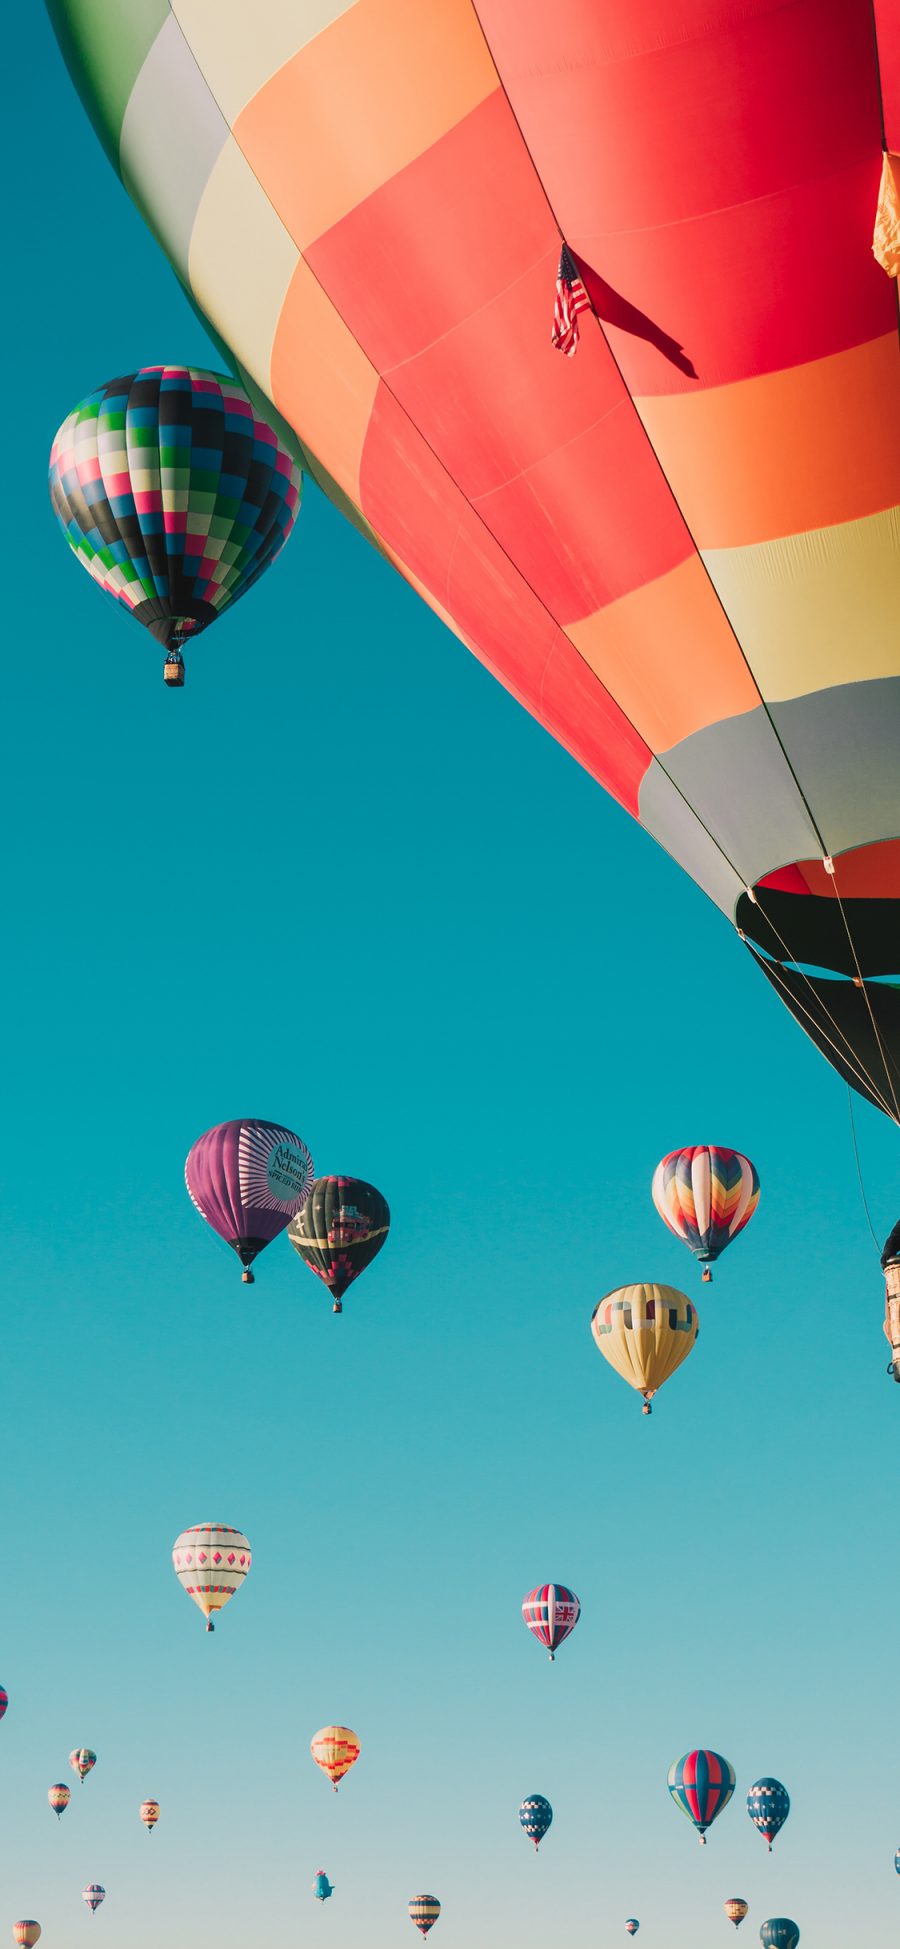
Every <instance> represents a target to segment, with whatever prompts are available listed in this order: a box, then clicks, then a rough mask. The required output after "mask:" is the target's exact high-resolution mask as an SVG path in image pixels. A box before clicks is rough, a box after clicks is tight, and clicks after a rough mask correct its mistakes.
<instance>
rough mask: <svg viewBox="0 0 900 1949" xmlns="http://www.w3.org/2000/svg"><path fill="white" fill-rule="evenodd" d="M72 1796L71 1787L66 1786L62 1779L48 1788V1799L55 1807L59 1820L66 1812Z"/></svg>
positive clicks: (54, 1810)
mask: <svg viewBox="0 0 900 1949" xmlns="http://www.w3.org/2000/svg"><path fill="white" fill-rule="evenodd" d="M71 1798H72V1794H71V1790H70V1788H69V1787H67V1786H64V1784H63V1782H62V1780H58V1781H57V1783H56V1786H55V1787H48V1788H47V1799H48V1800H49V1802H50V1805H51V1807H52V1808H53V1812H54V1813H55V1815H56V1818H57V1820H59V1819H60V1817H61V1815H62V1814H64V1813H65V1811H66V1808H67V1807H68V1804H69V1801H70V1800H71Z"/></svg>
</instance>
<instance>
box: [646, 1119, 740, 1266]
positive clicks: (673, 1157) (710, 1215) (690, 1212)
mask: <svg viewBox="0 0 900 1949" xmlns="http://www.w3.org/2000/svg"><path fill="white" fill-rule="evenodd" d="M651 1191H652V1194H653V1203H654V1204H655V1206H656V1209H657V1211H658V1212H659V1215H660V1218H661V1219H662V1221H663V1224H664V1225H668V1227H669V1230H670V1232H674V1234H675V1237H676V1238H680V1239H681V1240H682V1243H683V1244H684V1245H686V1246H687V1247H688V1249H689V1251H691V1252H693V1254H694V1257H695V1259H699V1261H700V1264H701V1265H702V1266H703V1268H704V1271H703V1277H704V1279H707V1280H709V1279H711V1278H712V1273H711V1272H710V1269H709V1268H710V1266H711V1264H712V1262H713V1260H714V1259H717V1258H718V1257H719V1254H720V1252H724V1250H725V1247H726V1245H730V1244H731V1241H732V1239H733V1238H737V1235H738V1232H742V1231H743V1229H744V1226H745V1225H748V1224H749V1223H750V1220H751V1218H752V1217H753V1213H754V1212H755V1210H756V1207H757V1205H758V1203H759V1176H758V1174H757V1170H756V1166H755V1164H751V1162H750V1159H749V1157H743V1156H742V1155H741V1152H740V1151H739V1150H726V1149H725V1148H724V1147H723V1145H721V1144H691V1145H689V1146H688V1148H687V1149H686V1150H673V1151H670V1153H669V1156H668V1157H664V1158H662V1160H661V1162H660V1163H659V1164H657V1166H656V1170H655V1171H654V1173H653V1183H652V1185H651Z"/></svg>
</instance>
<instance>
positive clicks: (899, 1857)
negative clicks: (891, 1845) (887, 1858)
mask: <svg viewBox="0 0 900 1949" xmlns="http://www.w3.org/2000/svg"><path fill="white" fill-rule="evenodd" d="M894 1867H895V1869H896V1872H897V1874H898V1875H900V1847H898V1849H897V1852H896V1854H895V1855H894Z"/></svg>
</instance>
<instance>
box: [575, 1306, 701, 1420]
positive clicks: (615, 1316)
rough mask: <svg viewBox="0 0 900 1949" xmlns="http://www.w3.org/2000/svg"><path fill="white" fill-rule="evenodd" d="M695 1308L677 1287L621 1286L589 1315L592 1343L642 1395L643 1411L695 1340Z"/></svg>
mask: <svg viewBox="0 0 900 1949" xmlns="http://www.w3.org/2000/svg"><path fill="white" fill-rule="evenodd" d="M699 1331H700V1321H699V1319H698V1317H697V1308H696V1306H695V1305H694V1303H693V1301H692V1300H690V1299H688V1298H687V1297H686V1295H685V1294H684V1293H680V1292H679V1291H678V1288H677V1287H676V1286H653V1285H641V1286H620V1287H618V1289H617V1291H616V1292H614V1293H607V1294H606V1295H605V1297H604V1298H603V1299H600V1300H598V1301H597V1304H596V1306H595V1307H594V1311H593V1313H592V1314H591V1332H592V1334H593V1336H594V1344H595V1346H596V1347H598V1348H599V1351H600V1352H601V1353H602V1355H603V1358H604V1360H608V1361H609V1364H610V1366H611V1367H614V1368H615V1370H616V1373H617V1374H621V1376H622V1379H623V1380H624V1381H627V1382H628V1385H629V1387H633V1388H635V1390H636V1391H637V1393H638V1394H641V1395H643V1400H644V1408H643V1412H644V1414H652V1412H653V1409H652V1407H651V1405H650V1404H651V1402H652V1400H653V1396H654V1394H656V1393H657V1391H658V1389H659V1388H661V1387H662V1385H663V1383H664V1381H667V1380H668V1379H669V1378H670V1376H671V1375H672V1374H674V1373H675V1370H676V1368H678V1367H680V1366H681V1363H682V1361H683V1360H686V1359H687V1357H688V1354H689V1353H690V1352H691V1351H692V1349H693V1347H694V1345H695V1344H696V1340H697V1335H698V1333H699Z"/></svg>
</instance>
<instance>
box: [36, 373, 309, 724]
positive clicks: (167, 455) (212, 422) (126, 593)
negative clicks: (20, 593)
mask: <svg viewBox="0 0 900 1949" xmlns="http://www.w3.org/2000/svg"><path fill="white" fill-rule="evenodd" d="M301 478H302V477H301V472H300V468H299V467H298V466H297V464H296V462H295V461H294V460H293V459H292V458H291V455H290V454H289V453H288V452H287V451H286V450H285V448H284V447H283V446H282V444H281V442H280V440H279V439H278V436H277V434H276V433H275V432H274V430H273V428H272V427H271V426H270V425H269V423H268V421H267V420H266V419H264V418H262V417H261V415H260V414H259V413H258V412H257V411H256V410H255V408H254V407H253V406H252V405H251V402H250V400H249V398H248V397H247V394H246V392H245V391H244V388H243V386H241V385H238V384H237V382H236V381H235V379H234V378H232V377H226V376H224V375H223V374H222V373H219V372H203V371H199V370H196V369H195V368H194V367H192V366H184V365H154V366H144V367H142V369H141V370H140V371H139V372H129V373H128V374H127V375H126V376H125V377H124V378H117V379H110V380H109V381H108V382H107V384H106V385H103V386H98V387H97V390H96V391H95V392H92V393H89V394H88V397H87V398H86V399H83V400H82V401H81V403H80V405H78V406H76V407H75V409H74V411H73V412H71V413H70V414H69V416H68V418H67V419H65V420H64V421H63V424H62V426H61V427H60V429H59V432H58V433H57V435H56V438H55V440H54V442H53V447H52V450H51V454H50V499H51V501H52V503H53V510H54V513H55V514H56V516H57V519H58V521H59V523H60V526H61V528H62V530H63V533H64V535H65V537H66V540H67V541H68V543H69V546H70V548H71V549H72V552H73V554H74V555H75V556H76V557H77V559H78V561H80V562H81V563H82V565H83V567H84V568H86V569H87V571H88V574H89V575H91V576H92V577H93V580H94V581H95V582H96V583H98V585H99V587H100V588H101V589H104V590H105V591H106V592H107V594H108V595H111V596H113V597H114V598H115V600H116V601H117V602H118V603H119V604H120V606H121V607H122V608H123V609H124V610H126V611H127V612H128V614H129V615H132V616H134V618H135V620H136V621H137V622H139V623H143V624H144V626H145V628H146V629H148V630H149V632H150V634H151V636H154V637H155V638H156V640H157V642H158V643H161V644H162V645H163V646H164V648H165V651H166V665H165V677H166V681H167V683H169V684H170V685H173V686H176V687H177V686H180V685H181V684H183V682H184V662H183V657H182V649H183V646H184V644H185V642H186V641H187V640H188V639H189V638H190V639H193V638H194V637H195V636H198V635H199V634H200V632H201V630H204V629H208V628H209V625H210V623H214V622H215V621H216V618H217V617H218V616H221V615H222V614H223V612H224V611H225V610H226V609H228V608H230V607H231V605H232V604H233V603H235V602H237V601H238V599H239V597H240V596H242V595H244V593H245V591H246V590H247V589H249V588H250V587H251V586H252V584H253V583H254V582H256V581H257V580H258V578H259V576H260V575H262V573H263V571H264V570H265V569H267V568H268V567H269V564H270V562H273V561H274V559H275V556H276V555H277V554H278V552H279V550H280V549H281V548H282V547H283V546H284V543H285V542H286V540H287V537H288V535H289V534H290V532H291V528H292V527H293V523H294V517H295V515H296V513H297V509H298V507H299V505H300V489H301Z"/></svg>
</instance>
